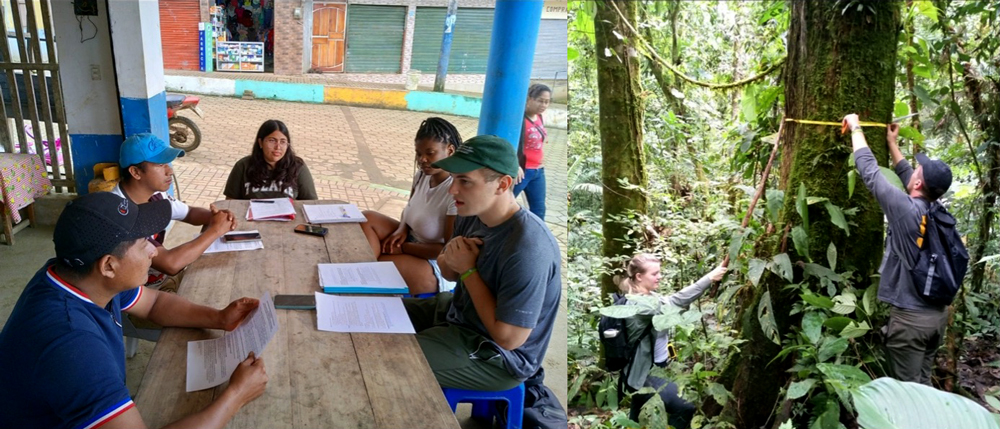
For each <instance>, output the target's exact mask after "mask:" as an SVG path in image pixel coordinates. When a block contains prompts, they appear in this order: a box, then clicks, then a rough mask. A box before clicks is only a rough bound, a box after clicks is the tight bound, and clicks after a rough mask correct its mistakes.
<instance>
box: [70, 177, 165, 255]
mask: <svg viewBox="0 0 1000 429" xmlns="http://www.w3.org/2000/svg"><path fill="white" fill-rule="evenodd" d="M168 223H170V201H167V200H161V201H154V202H151V203H147V204H143V205H142V207H141V208H140V206H138V205H136V204H135V203H133V202H132V201H131V200H129V199H128V198H122V197H119V196H118V195H115V194H113V193H110V192H95V193H91V194H87V195H84V196H82V197H79V198H77V199H75V200H73V201H70V202H69V203H68V204H66V208H65V209H63V212H62V214H61V215H59V220H58V221H56V230H55V234H54V235H53V237H52V241H53V242H54V243H55V245H56V257H57V258H59V259H60V260H61V261H63V262H64V263H66V264H68V265H70V266H77V267H80V266H86V265H89V264H91V263H93V262H94V261H96V260H98V259H100V258H101V257H102V256H104V255H107V254H109V253H111V252H112V251H113V250H114V249H115V247H117V246H118V245H119V244H121V243H122V242H125V241H134V240H136V239H139V238H142V237H148V236H151V235H153V234H156V233H158V232H160V231H162V230H163V229H164V228H166V227H167V224H168Z"/></svg>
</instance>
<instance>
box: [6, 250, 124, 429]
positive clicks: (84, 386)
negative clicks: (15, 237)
mask: <svg viewBox="0 0 1000 429" xmlns="http://www.w3.org/2000/svg"><path fill="white" fill-rule="evenodd" d="M53 263H54V260H50V261H49V262H47V263H46V264H45V267H44V268H42V269H41V270H39V271H38V273H36V274H35V277H33V278H32V279H31V281H30V282H28V285H27V286H26V287H25V288H24V291H23V292H22V293H21V297H20V298H18V300H17V304H15V305H14V311H13V312H12V313H11V315H10V318H9V319H7V324H6V325H4V327H3V331H0V421H2V423H0V426H3V427H12V428H57V427H58V428H94V427H98V426H100V425H102V424H104V423H107V422H108V421H110V420H112V419H114V418H115V417H117V416H118V415H120V414H121V413H124V412H125V411H127V410H128V409H129V408H132V407H133V406H134V404H133V403H132V399H131V397H129V394H128V388H127V387H126V386H125V345H124V343H123V342H122V326H121V320H120V318H121V310H127V309H129V308H131V306H133V305H135V303H136V302H138V301H139V297H140V296H141V295H142V287H136V288H135V289H131V290H128V291H125V292H122V293H119V294H118V295H115V297H114V298H112V299H111V302H109V303H108V305H107V306H106V307H98V306H97V305H96V304H94V303H93V302H92V301H91V300H90V298H89V297H88V296H87V295H86V294H85V293H83V292H82V291H80V290H79V289H77V288H76V287H74V286H73V285H71V284H69V283H67V282H66V281H64V280H62V279H61V278H59V276H58V275H56V273H55V272H54V271H53V270H52V268H51V267H52V264H53Z"/></svg>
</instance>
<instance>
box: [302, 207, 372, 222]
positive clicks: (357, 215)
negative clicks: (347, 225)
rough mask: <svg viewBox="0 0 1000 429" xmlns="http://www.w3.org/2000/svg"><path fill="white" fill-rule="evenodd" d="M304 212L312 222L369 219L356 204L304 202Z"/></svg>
mask: <svg viewBox="0 0 1000 429" xmlns="http://www.w3.org/2000/svg"><path fill="white" fill-rule="evenodd" d="M302 212H303V213H304V214H305V215H306V220H307V221H309V222H310V223H343V222H365V221H367V219H366V218H365V215H364V214H362V213H361V210H360V209H358V206H356V205H354V204H304V205H302Z"/></svg>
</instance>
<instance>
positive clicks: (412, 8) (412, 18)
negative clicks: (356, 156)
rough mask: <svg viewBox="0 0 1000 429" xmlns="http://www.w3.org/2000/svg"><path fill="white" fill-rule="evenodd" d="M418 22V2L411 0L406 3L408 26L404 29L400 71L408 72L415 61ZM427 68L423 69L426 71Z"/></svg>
mask: <svg viewBox="0 0 1000 429" xmlns="http://www.w3.org/2000/svg"><path fill="white" fill-rule="evenodd" d="M416 24H417V2H416V0H410V4H408V5H406V27H405V29H404V30H403V63H402V64H401V65H400V67H399V72H400V73H402V74H406V72H408V71H410V64H412V62H413V27H415V26H416ZM424 71H426V70H421V72H424Z"/></svg>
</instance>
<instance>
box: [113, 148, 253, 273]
mask: <svg viewBox="0 0 1000 429" xmlns="http://www.w3.org/2000/svg"><path fill="white" fill-rule="evenodd" d="M181 156H184V151H183V150H179V149H175V148H172V147H170V145H168V144H167V143H166V142H164V141H163V140H161V139H160V138H158V137H156V136H155V135H153V134H149V133H142V134H135V135H133V136H131V137H129V138H127V139H125V142H124V143H122V147H121V152H120V156H119V159H118V165H119V166H120V167H121V177H122V179H121V182H119V183H118V185H116V186H115V188H114V189H113V190H112V191H111V192H113V193H115V194H118V195H119V196H121V197H124V198H128V199H130V200H131V201H132V202H134V203H136V204H145V203H148V202H153V201H160V200H166V201H169V202H170V208H171V210H170V212H171V213H170V219H172V220H179V221H183V222H186V223H189V224H191V225H199V226H201V225H208V228H206V230H205V232H204V233H203V234H201V235H200V236H198V237H197V238H195V239H193V240H191V241H189V242H187V243H184V244H182V245H180V246H177V247H175V248H173V249H167V248H165V247H163V240H164V238H165V235H166V230H163V231H157V232H156V234H153V235H152V236H150V238H149V239H150V242H151V243H153V245H154V246H156V247H157V255H156V257H155V258H153V264H152V267H151V268H150V271H149V278H148V279H147V281H146V286H149V287H153V288H157V289H161V290H165V291H176V290H177V283H178V282H177V278H175V277H173V276H176V275H177V274H178V273H180V272H181V270H183V269H184V268H185V267H187V266H188V265H189V264H191V263H192V262H194V261H195V260H197V259H198V257H199V256H201V255H202V254H203V253H205V250H206V249H208V247H209V246H211V245H212V242H214V241H215V240H217V239H218V238H219V237H221V236H222V235H223V234H225V233H227V232H230V231H232V230H233V229H235V228H236V219H235V218H234V216H233V214H232V212H230V211H228V210H217V209H216V208H215V207H214V206H210V208H209V209H204V208H201V207H189V206H188V205H187V204H184V203H183V202H180V201H177V200H176V199H174V198H173V197H172V196H170V195H168V194H167V193H166V191H167V189H170V185H171V183H172V181H173V179H172V176H173V169H172V168H171V167H170V163H171V162H173V161H174V159H176V158H177V157H181ZM168 276H171V277H168Z"/></svg>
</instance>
